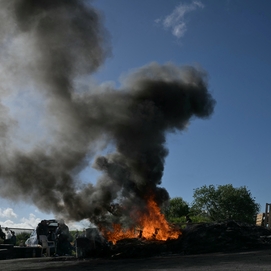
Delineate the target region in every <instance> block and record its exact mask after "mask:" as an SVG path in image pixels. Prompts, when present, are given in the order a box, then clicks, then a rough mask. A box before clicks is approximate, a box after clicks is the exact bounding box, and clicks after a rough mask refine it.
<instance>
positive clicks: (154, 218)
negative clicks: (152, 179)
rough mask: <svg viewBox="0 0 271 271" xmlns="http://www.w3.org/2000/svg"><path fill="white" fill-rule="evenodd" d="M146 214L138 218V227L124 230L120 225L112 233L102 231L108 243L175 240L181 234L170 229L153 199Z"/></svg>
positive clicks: (114, 226)
mask: <svg viewBox="0 0 271 271" xmlns="http://www.w3.org/2000/svg"><path fill="white" fill-rule="evenodd" d="M147 208H148V214H141V215H139V218H138V225H139V226H138V227H137V228H134V229H128V230H125V229H123V228H122V227H121V225H120V224H114V225H113V230H112V231H105V230H102V232H103V234H104V236H105V237H106V238H107V240H108V241H111V242H113V244H115V243H116V242H117V241H118V240H121V239H124V238H144V239H147V240H163V241H166V240H168V239H177V238H178V237H179V236H180V234H181V232H180V231H179V230H176V229H172V228H171V227H170V225H169V223H168V222H167V221H166V219H165V216H164V215H163V214H162V213H161V211H160V208H159V207H158V205H157V204H156V202H155V201H154V200H153V199H149V200H148V202H147Z"/></svg>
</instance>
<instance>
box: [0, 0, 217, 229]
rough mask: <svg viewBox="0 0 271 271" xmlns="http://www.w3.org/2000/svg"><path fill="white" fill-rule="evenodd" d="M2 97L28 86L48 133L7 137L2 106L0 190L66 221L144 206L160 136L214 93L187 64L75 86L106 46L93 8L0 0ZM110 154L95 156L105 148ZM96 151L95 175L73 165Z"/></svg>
mask: <svg viewBox="0 0 271 271" xmlns="http://www.w3.org/2000/svg"><path fill="white" fill-rule="evenodd" d="M0 5H1V6H0V7H1V14H2V15H3V16H2V17H1V18H3V20H5V21H1V26H0V34H1V36H0V41H1V47H0V50H1V51H0V59H1V63H2V64H1V70H0V76H1V79H2V80H1V82H2V83H1V85H0V88H1V89H0V90H1V92H0V93H1V97H2V99H4V98H6V97H8V96H9V95H11V94H12V93H21V92H22V91H23V92H24V91H27V90H25V89H28V88H29V89H35V91H36V92H37V93H39V95H40V96H39V97H42V98H41V99H42V104H43V105H44V107H45V111H44V114H42V119H43V122H42V123H43V125H44V129H45V130H46V131H47V132H48V137H47V138H46V140H41V141H40V142H39V143H38V144H36V143H35V144H33V145H32V146H31V147H30V148H28V149H25V148H23V147H20V146H19V145H18V143H17V144H15V141H16V140H15V139H14V138H15V137H14V132H13V131H14V126H16V118H15V119H12V118H11V116H10V115H9V112H8V109H7V108H6V107H5V105H4V104H3V103H2V104H0V113H1V118H0V121H1V123H0V127H1V133H0V140H1V142H0V148H1V157H0V178H1V179H0V182H1V191H0V195H1V196H2V197H5V198H8V199H11V200H14V201H15V200H16V201H18V200H23V201H26V202H30V203H34V204H35V205H36V206H37V207H38V208H39V209H40V210H42V211H46V212H53V213H54V214H55V215H57V216H62V217H65V218H67V219H73V220H81V219H84V218H88V219H89V220H90V221H92V222H95V223H97V224H98V223H99V224H100V223H105V222H106V220H107V218H108V217H107V214H108V210H109V209H110V204H111V203H116V202H118V203H120V204H122V205H123V206H125V208H124V209H123V213H122V215H123V216H122V217H118V219H120V220H122V219H124V220H125V217H129V213H130V212H131V211H132V210H133V211H136V210H138V209H140V208H143V209H144V206H145V203H146V198H147V197H148V196H149V195H150V194H152V195H153V196H154V198H155V200H156V201H157V203H158V204H161V203H162V202H163V201H165V200H167V199H168V197H169V196H168V193H167V191H166V190H165V189H164V188H161V187H160V186H159V185H160V184H161V178H162V176H163V170H164V162H165V158H166V156H167V154H168V150H167V149H166V147H165V142H166V134H167V133H168V132H175V131H180V130H182V129H184V128H186V126H187V125H188V124H189V120H191V118H194V117H199V118H207V117H209V116H210V115H211V114H212V113H213V109H214V105H215V101H214V100H213V98H212V97H211V95H210V94H209V92H208V89H207V81H206V77H207V76H206V74H205V72H204V71H202V70H200V69H197V68H194V67H181V68H180V67H177V66H175V65H173V64H170V63H169V64H166V65H159V64H157V63H151V64H149V65H147V66H144V67H142V68H140V69H138V70H135V71H134V72H132V73H130V74H129V75H127V76H126V77H124V78H123V79H122V86H121V88H120V89H118V90H115V89H113V88H110V87H102V86H93V85H92V86H91V87H90V90H89V91H88V92H82V91H80V89H76V84H75V82H76V80H77V79H78V77H81V78H82V77H83V76H86V75H89V74H91V73H93V72H94V71H96V70H97V69H98V68H99V67H100V65H101V64H102V63H103V61H104V59H105V58H106V56H108V54H109V53H110V46H108V40H109V37H108V33H107V32H106V30H105V29H104V28H103V26H102V21H101V17H100V15H99V13H98V12H97V11H96V10H95V9H94V8H93V7H91V6H90V4H89V2H87V1H81V0H69V1H67V0H38V1H37V0H10V1H3V0H2V1H0ZM108 144H109V145H112V146H115V150H114V152H112V153H110V154H108V155H104V156H97V155H96V154H97V153H100V151H101V150H103V149H104V148H105V147H106V146H108ZM95 155H96V158H95V162H94V165H93V167H94V168H96V169H97V170H99V171H101V172H102V175H101V177H100V178H99V179H98V180H97V183H96V184H95V185H93V184H92V183H89V184H82V183H81V182H80V180H78V172H80V171H81V170H82V169H84V168H85V167H86V166H88V164H89V161H90V159H91V158H93V157H94V156H95Z"/></svg>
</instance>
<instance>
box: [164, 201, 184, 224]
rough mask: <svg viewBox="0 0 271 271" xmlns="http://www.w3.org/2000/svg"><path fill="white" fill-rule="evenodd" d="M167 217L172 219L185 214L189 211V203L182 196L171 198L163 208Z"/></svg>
mask: <svg viewBox="0 0 271 271" xmlns="http://www.w3.org/2000/svg"><path fill="white" fill-rule="evenodd" d="M163 211H164V214H165V217H166V218H167V219H168V220H169V221H171V220H172V219H174V218H180V217H182V216H185V215H187V214H188V212H189V207H188V204H187V203H186V202H185V201H184V200H183V199H182V198H181V197H177V198H173V199H170V200H169V202H168V204H167V205H166V206H165V207H164V208H163Z"/></svg>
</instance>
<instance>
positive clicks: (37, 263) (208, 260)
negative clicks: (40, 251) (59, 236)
mask: <svg viewBox="0 0 271 271" xmlns="http://www.w3.org/2000/svg"><path fill="white" fill-rule="evenodd" d="M0 266H1V270H5V271H22V270H32V271H33V270H55V271H56V270H58V271H61V270H65V271H68V270H74V271H81V270H82V271H83V270H84V271H88V270H89V271H90V270H91V271H93V270H94V271H95V270H100V271H108V270H110V271H111V270H116V271H122V270H123V271H124V270H125V271H126V270H129V271H133V270H145V271H153V270H160V271H162V270H170V271H172V270H188V271H192V270H195V271H196V270H204V271H211V270H213V271H215V270H216V271H220V270H235V271H238V270H246V271H248V270H253V271H261V270H265V271H266V270H271V249H270V250H258V251H249V252H238V253H210V254H200V255H189V256H188V255H165V256H159V257H151V258H142V259H118V260H111V259H84V260H78V259H75V258H72V257H69V258H65V257H59V258H34V259H33V258H31V259H16V260H3V261H1V263H0Z"/></svg>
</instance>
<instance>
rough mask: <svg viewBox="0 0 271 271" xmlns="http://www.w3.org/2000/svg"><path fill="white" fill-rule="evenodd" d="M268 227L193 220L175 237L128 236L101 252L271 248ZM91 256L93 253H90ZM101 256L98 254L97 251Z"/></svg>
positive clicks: (143, 253) (138, 254)
mask: <svg viewBox="0 0 271 271" xmlns="http://www.w3.org/2000/svg"><path fill="white" fill-rule="evenodd" d="M270 245H271V231H270V230H268V229H267V228H264V227H260V226H255V225H249V224H246V223H241V222H236V221H225V222H216V223H201V224H194V225H191V226H189V227H188V228H186V229H184V230H183V232H182V235H180V236H179V238H178V239H169V240H166V241H158V240H154V239H153V240H146V239H145V238H132V239H131V238H128V239H122V240H119V241H117V242H116V243H115V245H113V246H112V247H111V249H110V250H108V251H107V254H104V256H106V257H108V256H110V257H112V258H137V257H150V256H158V255H161V254H172V253H173V254H199V253H211V252H238V251H248V250H254V249H270ZM90 256H93V255H90ZM100 256H101V255H100Z"/></svg>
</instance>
